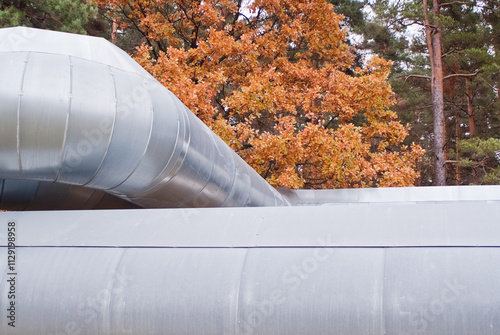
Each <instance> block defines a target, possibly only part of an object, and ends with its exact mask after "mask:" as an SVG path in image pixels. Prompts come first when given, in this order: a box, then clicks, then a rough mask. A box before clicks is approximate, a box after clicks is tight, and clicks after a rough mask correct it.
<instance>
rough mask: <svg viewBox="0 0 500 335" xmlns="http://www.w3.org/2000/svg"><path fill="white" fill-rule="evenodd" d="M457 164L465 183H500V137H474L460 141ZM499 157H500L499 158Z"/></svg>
mask: <svg viewBox="0 0 500 335" xmlns="http://www.w3.org/2000/svg"><path fill="white" fill-rule="evenodd" d="M459 145H460V152H461V156H462V157H461V158H460V159H459V161H458V163H457V165H458V166H459V167H460V168H461V176H462V180H463V183H465V184H489V185H493V184H494V185H496V184H500V164H499V160H500V139H497V138H488V139H485V140H482V139H479V138H472V139H467V140H461V141H460V142H459ZM497 157H498V158H497Z"/></svg>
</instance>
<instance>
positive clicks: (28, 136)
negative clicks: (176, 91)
mask: <svg viewBox="0 0 500 335" xmlns="http://www.w3.org/2000/svg"><path fill="white" fill-rule="evenodd" d="M0 78H1V79H0V120H1V122H0V157H1V159H0V179H7V180H9V179H10V180H12V179H14V180H29V181H42V182H49V183H63V184H69V185H79V186H84V187H87V188H92V189H99V190H104V191H106V192H107V193H109V194H112V195H115V196H118V197H120V198H122V199H125V200H127V201H130V202H132V203H134V204H136V205H138V206H141V207H221V206H222V207H224V206H232V207H239V206H281V205H289V202H288V201H287V199H286V198H285V197H284V196H282V195H281V194H280V193H278V192H277V191H276V190H275V189H274V188H273V187H271V186H270V185H269V184H268V183H267V182H266V181H265V180H264V179H262V178H261V177H260V176H259V175H258V174H257V173H256V172H255V171H254V170H253V169H252V168H250V167H249V166H248V165H247V164H246V163H245V162H244V161H243V160H242V159H241V158H240V157H239V156H238V155H237V154H235V153H234V152H233V151H232V150H231V149H230V148H229V147H228V146H227V145H226V144H225V143H224V142H223V141H222V140H221V139H220V138H219V137H217V136H216V135H215V134H214V133H212V132H211V131H210V130H209V129H208V128H207V127H206V126H205V125H204V124H203V123H202V122H201V121H200V120H199V119H198V118H197V117H196V116H195V115H194V114H192V113H191V112H190V111H189V110H188V109H187V107H186V106H184V105H183V104H182V103H181V102H180V101H179V99H177V98H176V97H175V96H174V95H173V94H172V93H171V92H170V91H168V90H167V89H166V88H164V87H163V86H162V85H161V84H160V83H158V82H157V81H156V80H155V79H154V78H153V77H152V76H151V75H149V74H148V73H147V72H146V71H145V70H144V69H142V68H141V67H140V66H139V65H138V64H137V63H135V62H134V61H133V60H132V59H131V58H130V57H129V56H128V55H127V54H126V53H125V52H123V51H121V50H120V49H119V48H117V47H115V46H114V45H112V44H111V43H109V42H107V41H106V40H104V39H101V38H94V37H88V36H81V35H73V34H66V33H60V32H52V31H45V30H37V29H29V28H4V29H0ZM34 200H35V201H36V199H34ZM4 201H7V200H5V199H4ZM32 201H33V200H32Z"/></svg>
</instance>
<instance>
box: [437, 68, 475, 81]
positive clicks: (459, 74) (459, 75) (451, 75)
mask: <svg viewBox="0 0 500 335" xmlns="http://www.w3.org/2000/svg"><path fill="white" fill-rule="evenodd" d="M479 72H481V70H477V71H476V72H474V73H454V74H450V75H447V76H446V77H444V78H443V80H444V79H450V78H453V77H475V76H477V75H478V74H479Z"/></svg>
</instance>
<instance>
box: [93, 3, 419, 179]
mask: <svg viewBox="0 0 500 335" xmlns="http://www.w3.org/2000/svg"><path fill="white" fill-rule="evenodd" d="M96 1H97V3H98V4H99V5H101V6H106V8H108V9H109V10H110V13H109V15H110V17H114V18H116V19H118V20H120V24H121V27H122V29H127V28H128V29H131V28H134V29H138V30H139V31H140V32H141V34H142V35H143V36H144V38H145V41H146V43H145V44H143V45H142V46H141V47H140V48H139V49H138V52H137V54H136V55H135V59H136V60H137V61H138V62H139V63H140V64H141V65H142V66H144V67H145V68H146V69H147V70H148V71H149V72H150V73H152V74H153V75H154V76H155V77H156V78H157V79H158V80H159V81H160V82H161V83H162V84H164V85H165V86H166V87H167V88H168V89H169V90H171V91H172V92H173V93H174V94H175V95H177V96H178V97H179V98H180V99H181V100H182V101H183V102H184V103H185V104H186V105H187V106H188V107H189V108H190V109H191V110H192V111H193V112H194V113H195V114H196V115H197V116H198V117H199V118H200V119H201V120H203V121H204V122H205V123H206V124H207V125H208V126H209V127H210V128H211V129H212V130H213V131H214V132H215V133H217V134H218V135H219V136H220V137H221V138H222V139H224V140H225V141H226V143H228V145H230V146H231V147H232V148H233V149H234V150H235V151H236V152H238V153H239V154H240V155H241V156H242V157H243V158H244V159H245V160H246V161H247V162H248V163H249V164H250V165H251V166H252V167H253V168H254V169H255V170H256V171H258V172H259V173H260V174H261V175H262V176H263V177H264V178H266V179H267V180H268V181H269V182H270V183H271V184H272V185H275V186H285V187H291V188H299V187H304V188H345V187H366V186H410V185H413V182H414V180H415V178H416V177H417V173H416V172H415V169H414V167H415V163H416V161H417V160H418V159H419V157H420V156H421V154H422V151H421V149H420V148H419V147H418V146H412V147H409V146H404V145H402V142H403V140H404V139H405V137H406V136H407V134H408V129H407V128H406V127H405V126H403V125H402V124H401V123H400V122H399V121H398V119H397V116H396V114H395V113H394V112H393V111H391V110H390V106H391V105H392V104H393V102H394V101H393V96H392V91H391V88H390V86H389V85H388V82H387V77H388V75H389V72H390V63H389V62H388V61H385V60H383V59H380V58H378V57H374V58H373V59H372V60H371V61H370V62H369V63H368V64H366V66H364V67H363V68H359V67H353V60H354V55H353V52H352V50H351V47H349V45H348V44H347V43H346V42H345V40H346V33H345V31H344V30H343V29H342V24H341V22H342V17H341V16H339V15H337V14H336V13H335V12H334V9H333V6H332V5H331V4H328V3H327V2H326V1H325V0H256V1H253V2H251V3H249V4H246V5H244V4H245V3H246V2H243V1H241V0H209V1H193V0H174V1H166V0H156V1H144V0H96Z"/></svg>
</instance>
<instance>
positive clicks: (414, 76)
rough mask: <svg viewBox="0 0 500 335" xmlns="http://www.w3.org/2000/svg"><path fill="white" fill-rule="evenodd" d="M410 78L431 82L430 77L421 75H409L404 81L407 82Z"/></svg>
mask: <svg viewBox="0 0 500 335" xmlns="http://www.w3.org/2000/svg"><path fill="white" fill-rule="evenodd" d="M410 78H422V79H428V80H431V77H429V76H422V75H419V74H410V75H409V76H406V78H405V81H407V80H408V79H410Z"/></svg>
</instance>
